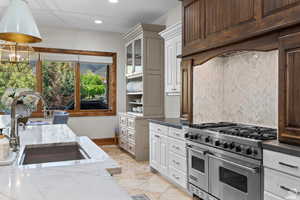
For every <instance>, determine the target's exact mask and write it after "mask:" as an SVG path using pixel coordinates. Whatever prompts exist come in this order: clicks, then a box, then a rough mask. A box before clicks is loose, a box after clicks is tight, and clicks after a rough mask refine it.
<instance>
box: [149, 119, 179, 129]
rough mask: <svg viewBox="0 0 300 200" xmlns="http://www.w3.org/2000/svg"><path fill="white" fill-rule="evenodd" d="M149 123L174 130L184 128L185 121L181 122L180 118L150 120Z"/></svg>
mask: <svg viewBox="0 0 300 200" xmlns="http://www.w3.org/2000/svg"><path fill="white" fill-rule="evenodd" d="M148 121H149V122H151V123H155V124H160V125H164V126H168V127H172V128H178V129H182V127H183V126H184V121H181V119H180V118H158V119H155V118H153V119H148Z"/></svg>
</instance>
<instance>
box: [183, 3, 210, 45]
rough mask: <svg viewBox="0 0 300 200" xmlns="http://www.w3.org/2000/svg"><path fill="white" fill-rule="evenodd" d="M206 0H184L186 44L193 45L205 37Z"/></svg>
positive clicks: (184, 40) (184, 35)
mask: <svg viewBox="0 0 300 200" xmlns="http://www.w3.org/2000/svg"><path fill="white" fill-rule="evenodd" d="M204 2H205V0H188V1H184V2H183V13H184V17H183V18H184V22H183V26H184V28H183V29H184V30H188V31H184V32H183V38H184V39H183V42H184V45H185V46H189V45H192V44H193V43H197V42H199V41H201V40H203V39H204V24H205V21H204V20H205V17H204V9H205V8H204Z"/></svg>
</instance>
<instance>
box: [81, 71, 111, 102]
mask: <svg viewBox="0 0 300 200" xmlns="http://www.w3.org/2000/svg"><path fill="white" fill-rule="evenodd" d="M80 87H81V89H80V95H81V99H94V98H95V97H100V96H102V95H103V94H105V92H106V86H105V84H104V82H103V78H101V76H100V75H97V74H95V73H93V72H92V71H88V72H87V73H85V74H82V75H81V76H80Z"/></svg>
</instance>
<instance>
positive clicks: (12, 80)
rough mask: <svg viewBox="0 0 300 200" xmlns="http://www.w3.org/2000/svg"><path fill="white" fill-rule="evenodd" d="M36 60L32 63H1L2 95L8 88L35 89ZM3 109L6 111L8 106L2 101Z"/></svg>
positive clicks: (0, 91) (0, 87)
mask: <svg viewBox="0 0 300 200" xmlns="http://www.w3.org/2000/svg"><path fill="white" fill-rule="evenodd" d="M35 65H36V62H32V63H30V64H19V65H15V64H10V63H6V64H0V97H2V96H3V94H4V92H5V91H6V89H8V88H28V89H32V90H35V88H36V79H35V76H36V72H35V71H36V70H35ZM0 109H1V111H4V112H6V111H7V110H6V109H7V108H6V106H5V105H3V103H2V101H0Z"/></svg>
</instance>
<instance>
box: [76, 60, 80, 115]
mask: <svg viewBox="0 0 300 200" xmlns="http://www.w3.org/2000/svg"><path fill="white" fill-rule="evenodd" d="M75 111H77V112H78V111H80V63H79V62H77V63H76V66H75Z"/></svg>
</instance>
